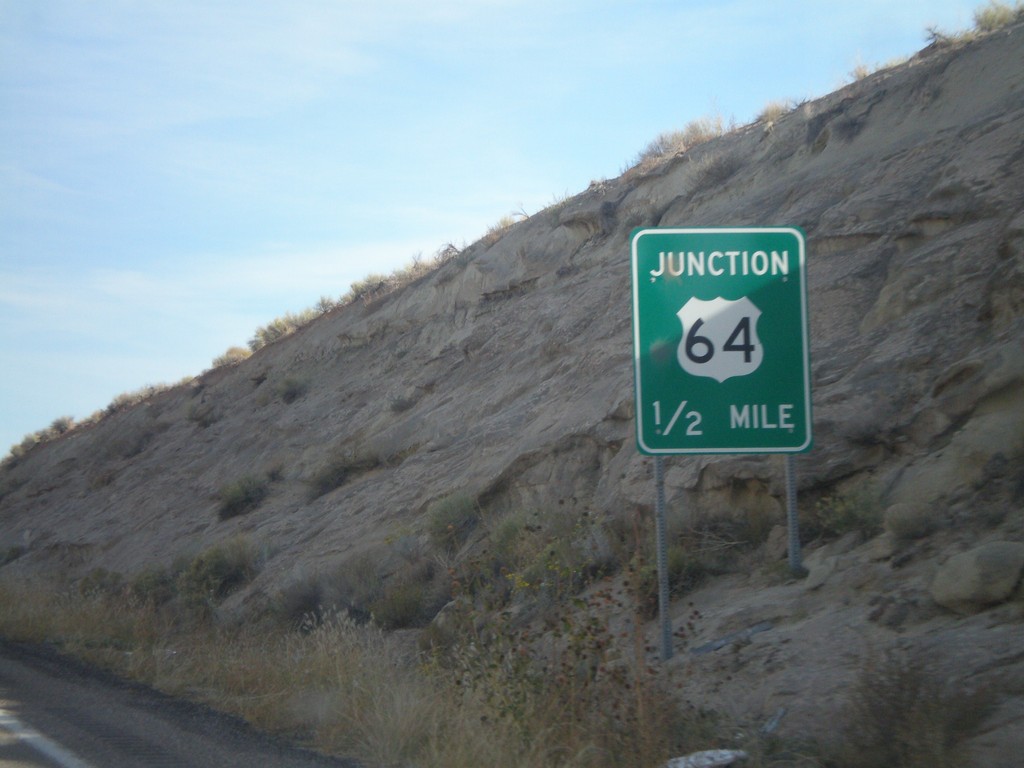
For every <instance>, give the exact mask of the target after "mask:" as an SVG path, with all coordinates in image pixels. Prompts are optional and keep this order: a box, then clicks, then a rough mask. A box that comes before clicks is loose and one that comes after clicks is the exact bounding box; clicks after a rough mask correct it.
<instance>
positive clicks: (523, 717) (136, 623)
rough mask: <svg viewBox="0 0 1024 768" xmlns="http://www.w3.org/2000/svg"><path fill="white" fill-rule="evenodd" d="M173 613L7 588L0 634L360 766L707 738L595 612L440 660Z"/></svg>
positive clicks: (502, 761)
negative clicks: (48, 647)
mask: <svg viewBox="0 0 1024 768" xmlns="http://www.w3.org/2000/svg"><path fill="white" fill-rule="evenodd" d="M104 583H105V582H104ZM111 583H117V582H116V580H112V581H111ZM182 610H183V608H182V607H181V606H178V607H175V604H174V603H173V602H172V603H170V604H164V605H155V604H154V603H153V602H152V601H146V600H141V599H139V598H137V597H135V596H133V595H132V593H131V590H128V589H123V588H122V589H96V590H92V591H89V592H87V594H85V595H83V594H80V593H79V592H78V591H71V590H55V589H53V588H44V587H43V586H41V585H34V586H33V585H26V584H25V583H24V582H22V583H19V584H14V583H5V584H0V634H2V635H3V636H5V637H8V638H11V639H15V640H21V641H28V642H44V641H45V642H52V643H56V644H57V645H58V646H59V647H60V648H61V649H62V650H63V651H65V652H68V653H72V654H74V655H77V656H79V657H82V658H84V659H86V660H88V661H90V662H92V663H96V664H99V665H102V666H104V667H106V668H108V669H110V670H112V671H113V672H115V673H117V674H120V675H123V676H128V677H132V678H134V679H136V680H139V681H142V682H145V683H147V684H150V685H152V686H154V687H156V688H158V689H161V690H163V691H166V692H168V693H171V694H174V695H180V696H187V697H189V698H192V699H194V700H198V701H201V702H203V703H206V704H208V705H211V706H213V707H215V708H217V709H220V710H222V711H227V712H231V713H234V714H237V715H239V716H241V717H244V718H245V719H247V720H248V721H250V722H252V723H253V724H255V725H257V726H258V727H260V728H263V729H265V730H267V731H270V732H274V733H278V734H282V735H285V736H287V737H290V738H293V739H295V740H298V741H302V742H304V743H306V744H307V745H309V746H312V747H314V748H317V749H320V750H322V751H325V752H329V753H333V754H340V755H347V756H351V757H355V758H357V759H359V760H362V761H364V762H365V763H366V764H368V765H380V766H392V765H394V766H397V765H412V764H415V765H418V766H424V768H432V767H433V766H437V767H438V768H440V766H444V767H445V768H460V767H461V766H467V767H468V766H473V767H474V768H476V766H480V765H488V766H493V767H494V768H504V767H506V766H508V767H509V768H512V766H535V765H545V766H570V765H571V766H580V767H583V766H593V767H594V768H604V767H605V766H609V767H610V766H627V767H628V766H638V768H639V767H640V766H643V768H647V767H648V766H650V765H656V764H658V763H659V762H663V761H664V760H665V759H667V758H668V757H671V756H672V755H674V754H680V753H681V752H682V751H683V750H684V749H686V748H688V747H689V746H692V747H693V748H694V749H697V748H701V747H702V746H704V745H705V744H707V743H708V735H707V731H706V721H705V720H704V719H703V718H701V717H699V716H693V715H692V714H690V713H688V712H687V711H685V710H683V709H681V708H680V707H679V706H678V705H677V704H676V703H675V700H674V699H673V698H672V697H671V695H670V689H669V687H668V685H667V683H668V682H669V679H668V678H664V679H663V677H662V672H663V671H662V670H658V669H655V668H654V667H652V666H650V663H649V662H648V661H647V650H646V649H645V648H643V647H641V646H640V645H639V644H637V646H636V648H637V651H636V655H635V656H632V655H629V654H627V655H622V654H621V653H618V652H617V651H615V650H614V649H613V647H612V643H611V636H610V632H609V630H608V628H607V625H606V622H605V619H604V613H603V611H605V608H604V607H602V605H600V604H599V603H598V602H597V601H594V602H591V603H590V604H589V605H588V607H587V608H586V609H585V610H584V611H582V612H581V613H579V614H578V616H576V617H575V618H568V619H567V620H566V622H565V624H564V626H562V627H561V628H548V629H547V630H541V631H538V634H537V635H536V636H531V635H530V632H529V630H528V629H527V628H520V627H513V626H512V625H509V624H507V623H502V622H500V621H499V623H497V624H488V623H487V622H485V621H483V619H482V617H481V616H479V615H477V616H469V617H468V618H469V619H470V625H471V626H473V627H475V628H476V629H473V630H469V631H468V632H467V634H466V635H464V637H463V640H464V642H461V643H460V644H459V645H458V646H457V647H456V649H455V650H454V651H453V653H452V655H450V656H448V657H447V659H448V660H447V661H446V662H442V661H441V660H440V659H439V658H438V659H435V660H433V661H431V660H430V659H429V658H422V657H420V658H418V657H417V656H415V655H414V654H413V653H412V652H411V651H409V650H408V646H407V645H405V646H403V644H402V643H401V642H399V639H398V638H399V636H398V635H390V634H387V633H384V632H383V631H381V630H379V629H377V628H376V627H374V626H373V625H362V626H359V625H356V624H355V623H353V622H352V621H351V620H348V619H345V618H343V617H340V616H337V615H328V617H327V619H326V620H324V621H322V622H320V623H318V624H317V625H316V626H315V627H313V628H312V629H311V630H309V631H307V632H298V631H295V630H294V629H292V628H289V627H285V626H283V625H282V624H280V623H275V622H273V621H271V620H269V619H268V620H264V621H262V622H258V621H257V622H247V623H245V624H243V625H239V626H229V625H226V624H224V623H223V622H219V623H217V622H211V621H208V620H203V619H202V617H201V615H198V614H182V613H181V611H182ZM607 610H612V607H611V606H609V607H608V608H607ZM663 683H665V684H663Z"/></svg>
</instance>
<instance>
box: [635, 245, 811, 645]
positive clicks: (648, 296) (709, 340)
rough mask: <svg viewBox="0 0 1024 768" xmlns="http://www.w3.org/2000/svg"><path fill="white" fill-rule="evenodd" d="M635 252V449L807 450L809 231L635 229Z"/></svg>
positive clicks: (714, 451)
mask: <svg viewBox="0 0 1024 768" xmlns="http://www.w3.org/2000/svg"><path fill="white" fill-rule="evenodd" d="M630 251H631V268H632V278H633V360H634V382H635V394H636V440H637V447H638V449H639V450H640V452H641V453H644V454H648V455H651V456H654V457H655V458H656V461H657V462H658V463H660V460H661V457H663V456H666V455H674V454H717V453H783V454H792V453H799V452H801V451H806V450H808V449H809V448H810V447H811V439H812V438H811V394H810V364H809V351H808V333H807V284H806V274H805V266H804V261H805V247H804V236H803V233H802V232H801V231H800V230H799V229H796V228H794V227H751V228H699V229H698V228H660V227H659V228H648V229H638V230H635V231H634V232H633V234H632V237H631V238H630ZM658 476H659V478H660V477H661V473H660V472H659V473H658ZM658 493H659V494H660V493H662V491H661V490H658ZM658 530H659V531H661V530H662V526H661V524H660V523H659V528H658ZM658 546H659V548H660V547H663V546H664V541H661V542H659V544H658ZM663 560H664V558H663V557H660V556H659V563H660V562H663ZM792 561H793V559H792V554H791V562H792ZM659 582H660V583H662V584H664V583H667V580H666V579H665V578H664V577H662V576H659ZM659 602H660V603H661V602H664V603H667V599H665V600H664V601H659ZM662 621H663V632H662V635H663V636H665V635H666V632H665V631H664V629H665V628H664V623H665V622H667V616H665V617H663V618H662ZM662 656H663V658H669V657H670V656H671V649H670V648H669V649H665V648H663V649H662Z"/></svg>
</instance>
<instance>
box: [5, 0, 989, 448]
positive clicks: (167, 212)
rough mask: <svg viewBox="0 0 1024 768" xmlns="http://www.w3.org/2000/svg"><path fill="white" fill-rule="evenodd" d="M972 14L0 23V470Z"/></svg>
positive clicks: (709, 5) (79, 17)
mask: <svg viewBox="0 0 1024 768" xmlns="http://www.w3.org/2000/svg"><path fill="white" fill-rule="evenodd" d="M979 5H981V2H980V0H900V2H892V0H855V1H853V2H851V1H850V0H845V1H844V2H833V1H832V0H775V1H774V2H764V0H674V1H670V0H632V1H629V0H462V1H461V2H460V1H459V0H429V1H427V0H374V1H373V2H369V0H358V1H357V0H287V1H285V0H280V1H279V2H269V1H263V0H237V1H236V0H174V2H167V1H166V0H90V1H89V2H82V0H0V371H2V373H0V455H2V454H4V453H6V450H7V448H8V446H11V445H14V444H17V443H19V442H21V440H22V438H23V436H25V435H27V434H29V433H32V432H35V431H37V430H41V429H45V428H46V427H48V426H49V425H50V424H51V423H52V422H53V421H54V420H55V419H56V418H58V417H63V416H70V417H73V418H75V419H79V420H80V419H84V418H87V417H88V416H90V415H91V414H92V413H94V412H95V411H97V410H100V409H102V408H104V407H106V406H107V404H109V403H110V402H111V401H112V400H113V399H114V398H115V397H116V396H117V395H119V394H122V393H125V392H133V391H136V390H139V389H140V388H142V387H145V386H148V385H154V384H164V383H174V382H177V381H180V380H182V379H183V378H185V377H188V376H193V375H198V374H200V373H201V372H202V371H204V370H206V369H208V368H210V367H211V363H212V360H213V359H214V358H215V357H217V356H218V355H220V354H222V353H223V352H225V351H226V350H227V349H228V348H229V347H231V346H245V345H246V342H247V341H248V340H249V339H250V338H252V336H253V333H254V332H255V330H256V329H257V328H259V327H260V326H263V325H265V324H267V323H269V322H270V321H272V320H273V319H274V318H276V317H279V316H281V315H283V314H285V313H286V312H299V311H301V310H303V309H305V308H307V307H311V306H313V305H314V304H316V302H317V300H318V299H319V298H320V297H321V296H327V297H331V298H335V299H336V298H338V297H340V296H341V295H343V294H344V293H345V292H346V291H347V290H348V288H349V286H350V285H351V283H353V282H355V281H357V280H359V279H361V278H363V277H365V276H367V275H368V274H370V273H374V272H377V273H389V272H391V271H393V270H395V269H397V268H399V267H402V266H404V265H406V264H408V263H409V262H410V261H411V260H412V259H413V258H414V257H416V256H418V255H420V254H422V255H423V256H425V257H429V256H430V255H432V254H433V253H434V252H436V251H437V250H438V249H439V248H440V247H441V246H443V245H445V244H446V243H454V244H455V245H456V246H460V247H461V246H464V245H467V244H470V243H472V242H474V241H475V240H477V239H478V238H479V237H481V236H482V235H484V234H485V233H486V231H487V229H488V227H489V226H491V225H493V224H495V223H496V222H498V221H499V220H500V219H502V218H503V217H505V216H509V215H512V214H515V213H519V212H525V213H534V212H536V211H539V210H541V209H543V208H545V207H546V206H548V205H549V204H551V203H552V202H554V201H555V200H557V199H561V198H563V197H565V196H566V195H570V194H575V193H577V192H581V191H583V190H585V189H586V188H587V186H588V185H589V184H590V182H591V181H593V180H598V179H606V178H613V177H615V176H618V175H619V174H620V173H621V172H622V171H623V170H624V169H625V168H627V167H628V166H629V165H630V164H631V163H632V161H633V160H634V159H635V158H636V156H637V155H638V154H639V153H640V152H641V151H642V150H643V149H644V147H645V146H646V145H647V144H648V143H649V142H650V141H651V140H653V139H654V138H655V137H656V136H657V135H658V134H660V133H662V132H665V131H671V130H676V129H682V128H683V127H685V126H686V124H687V123H689V122H691V121H693V120H696V119H700V118H702V117H707V116H712V115H718V116H721V117H722V118H723V119H724V120H725V121H726V122H729V121H735V122H736V123H738V124H743V123H747V122H751V121H752V120H754V119H755V118H756V116H757V115H758V113H759V112H760V111H761V110H763V109H764V107H765V106H767V105H768V104H769V103H770V102H773V101H780V100H793V101H802V100H806V99H810V98H816V97H818V96H823V95H825V94H827V93H829V92H831V91H833V90H835V89H836V88H838V87H840V86H842V85H844V84H846V83H847V82H850V80H851V72H852V71H853V70H854V69H855V68H856V67H858V66H861V65H863V66H868V67H874V66H876V65H881V64H885V63H888V62H891V61H892V60H894V59H896V58H898V57H902V56H909V55H911V54H913V53H915V52H916V51H918V50H920V49H921V48H923V47H924V46H925V45H926V44H927V30H928V29H929V28H937V29H939V30H941V31H943V32H954V31H957V30H962V29H967V28H969V27H970V26H971V25H972V14H973V10H974V9H975V8H976V7H978V6H979ZM722 223H723V224H728V223H729V222H722ZM623 247H624V251H623V253H624V259H626V249H625V244H624V246H623Z"/></svg>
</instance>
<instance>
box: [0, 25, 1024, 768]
mask: <svg viewBox="0 0 1024 768" xmlns="http://www.w3.org/2000/svg"><path fill="white" fill-rule="evenodd" d="M986 9H988V6H986ZM985 18H986V19H987V18H988V17H987V16H986V17H985ZM1009 19H1010V20H1009V21H1007V22H1006V23H1004V24H998V25H992V26H991V28H989V22H988V21H986V22H985V28H984V29H982V26H981V25H980V23H979V28H978V29H976V30H973V31H972V32H971V33H970V34H966V33H965V34H964V35H957V36H949V35H937V36H935V38H934V39H933V40H932V41H931V43H930V44H929V46H928V47H927V48H925V49H924V50H923V51H921V52H920V53H919V54H917V55H915V56H914V57H913V58H911V59H910V60H908V61H907V62H906V63H904V64H900V65H893V66H890V67H884V68H881V69H879V70H877V71H874V72H865V73H863V76H862V77H859V78H858V79H857V80H856V81H854V82H851V83H849V84H847V85H845V86H843V88H842V89H840V90H839V91H837V92H836V93H833V94H829V95H827V96H824V97H822V98H820V99H815V100H812V101H807V102H803V103H801V104H790V103H788V102H786V103H785V106H780V105H779V104H778V103H775V104H773V105H772V108H771V109H766V110H765V113H764V116H763V117H760V118H758V120H757V121H756V122H754V123H751V124H749V125H744V126H735V125H734V126H726V125H725V124H724V123H723V121H721V120H717V119H709V120H706V121H697V122H696V123H695V124H694V125H691V126H689V127H687V128H686V129H684V130H682V131H679V132H678V133H675V132H673V133H670V134H666V135H663V136H660V137H658V139H657V140H656V141H655V142H652V144H651V146H649V147H648V148H647V149H645V150H644V151H643V152H642V153H641V155H640V156H638V157H637V160H636V162H635V163H634V164H633V165H631V166H630V167H629V168H628V169H626V170H624V172H623V173H622V175H621V176H620V177H618V178H615V179H608V180H603V181H599V182H595V183H594V184H592V185H591V186H590V187H588V189H587V190H585V191H583V192H581V193H580V194H578V195H571V196H566V197H564V198H561V199H558V200H557V201H555V202H553V203H552V204H551V205H550V206H548V207H546V208H545V209H544V210H541V211H538V212H536V213H534V214H532V215H526V214H525V213H524V214H522V215H517V216H514V217H513V216H510V217H507V218H506V219H503V220H502V221H500V222H499V223H498V224H497V225H496V226H494V227H493V228H492V229H491V230H490V231H489V232H488V233H487V234H486V235H485V236H484V237H483V238H481V239H480V240H479V241H477V242H475V243H472V244H470V245H467V246H465V247H462V248H454V247H451V246H446V247H445V248H442V249H440V250H439V251H438V252H437V254H436V256H435V257H434V258H428V259H417V260H415V263H414V264H412V265H410V267H409V268H408V269H404V270H399V271H398V272H396V273H395V274H393V275H390V276H389V275H383V276H382V275H371V276H369V277H367V278H366V280H365V281H360V282H358V283H357V284H355V285H353V286H352V289H351V291H350V292H349V293H347V294H345V295H344V296H343V297H342V298H341V299H338V300H335V299H332V298H328V297H325V298H323V299H321V300H320V302H319V303H318V304H317V305H316V306H315V307H314V308H312V309H311V310H308V311H307V312H303V313H298V314H289V315H285V316H283V317H282V318H279V319H278V320H276V321H274V322H272V323H270V324H268V325H267V326H265V327H263V328H261V329H260V330H259V331H257V333H256V335H255V336H254V338H253V339H252V340H251V341H250V343H249V344H248V345H247V346H246V347H236V348H232V349H229V350H228V351H227V352H225V354H224V355H222V356H221V357H219V358H218V360H217V361H216V365H215V366H214V367H213V368H212V369H211V370H209V371H207V372H204V373H203V374H201V375H200V376H197V377H194V378H190V379H189V380H188V381H184V382H181V383H179V384H177V385H174V386H168V387H151V388H146V390H144V391H140V392H136V393H130V394H128V395H126V396H123V397H119V398H116V399H115V402H113V403H111V406H110V407H109V408H108V409H106V410H105V411H104V412H103V413H102V414H101V415H99V416H97V417H96V418H95V419H91V420H88V421H87V422H83V423H81V424H78V423H75V422H73V421H72V420H65V419H58V420H57V421H55V422H54V423H53V424H52V425H51V427H50V428H49V429H47V430H43V431H41V432H40V433H38V434H35V435H32V436H30V438H31V439H27V440H26V442H25V443H24V444H22V445H20V446H18V447H17V450H15V451H13V452H12V453H11V455H10V456H9V457H8V458H7V459H5V460H4V461H3V462H2V465H0V635H2V636H3V637H4V638H8V639H10V640H11V641H17V642H21V643H30V644H45V645H46V646H48V647H50V648H52V649H54V651H56V652H59V653H61V654H66V655H69V656H74V657H76V658H78V659H81V660H82V661H84V662H87V663H88V664H91V665H95V666H97V667H100V668H102V669H104V670H108V671H109V672H110V673H113V674H114V675H116V676H119V677H124V678H129V679H132V680H135V681H137V682H138V683H140V684H144V685H147V686H151V687H152V688H154V689H156V690H158V691H162V692H164V693H166V694H169V695H171V696H173V697H178V698H182V699H188V700H191V701H194V702H199V703H201V704H204V705H208V706H209V707H212V708H214V709H216V710H218V711H221V712H225V713H230V714H231V715H235V716H238V717H240V718H244V720H245V721H247V722H249V723H251V724H252V725H253V726H255V727H256V728H258V729H260V730H262V731H265V732H267V733H270V734H273V735H274V736H275V737H276V738H277V739H279V740H288V741H292V742H295V743H297V744H300V745H302V746H304V747H308V748H310V749H312V750H316V751H320V752H322V753H325V754H328V755H333V756H338V757H340V758H343V759H348V760H355V761H358V762H359V763H360V764H362V765H365V766H417V767H421V768H442V767H443V768H461V767H463V766H465V767H467V768H468V767H469V766H472V767H473V768H477V767H478V766H481V765H486V766H493V767H494V768H522V767H523V766H530V767H532V766H544V767H545V768H546V767H547V766H552V767H553V768H563V767H564V768H569V767H570V766H571V767H572V768H611V767H612V766H615V768H663V767H664V766H666V765H667V766H671V768H683V766H686V768H692V766H693V765H713V764H722V765H724V764H727V763H725V762H722V761H727V760H728V761H732V762H733V763H734V764H735V765H740V766H744V767H745V768H767V767H769V766H774V767H777V768H876V767H878V766H891V765H899V766H906V767H907V768H926V767H927V768H947V767H949V768H951V767H952V766H958V767H959V766H968V767H969V768H989V767H990V766H996V767H1000V768H1001V766H1008V765H1015V764H1016V760H1017V757H1018V756H1019V755H1020V754H1021V749H1024V745H1022V744H1021V743H1020V738H1021V737H1020V729H1019V727H1018V725H1019V715H1020V712H1021V707H1022V706H1024V703H1022V702H1024V691H1022V689H1021V686H1020V685H1019V684H1018V683H1019V681H1020V680H1021V679H1024V655H1022V652H1024V648H1022V645H1021V637H1022V632H1021V629H1022V623H1024V596H1022V593H1021V587H1020V581H1021V577H1022V570H1024V556H1022V555H1021V552H1022V549H1021V548H1022V547H1024V513H1022V507H1021V493H1020V489H1021V478H1020V467H1021V466H1022V465H1024V437H1022V436H1024V397H1022V393H1024V386H1022V384H1024V363H1022V361H1024V355H1022V354H1021V348H1020V339H1021V338H1022V332H1024V329H1022V326H1021V323H1022V319H1021V318H1022V316H1024V312H1022V309H1021V308H1022V306H1024V304H1022V298H1021V295H1022V294H1021V274H1020V265H1021V264H1022V263H1024V262H1022V259H1021V258H1020V257H1021V255H1022V254H1024V234H1022V233H1024V228H1022V226H1021V222H1020V211H1021V210H1024V198H1022V195H1024V192H1022V190H1024V185H1021V184H1020V179H1021V177H1022V174H1024V169H1022V166H1021V157H1020V152H1019V148H1020V136H1021V135H1024V87H1022V84H1021V79H1020V78H1018V77H1011V76H1009V74H1010V73H1011V72H1012V71H1015V70H1013V69H1012V68H1013V67H1014V66H1016V65H1017V64H1021V65H1022V66H1024V37H1022V36H1024V26H1022V25H1024V20H1022V19H1020V18H1019V14H1018V12H1017V11H1016V10H1013V9H1011V13H1010V17H1009ZM709 222H718V223H722V224H723V225H724V226H721V227H715V226H711V225H710V224H709ZM683 223H685V226H684V225H683ZM627 248H628V249H629V261H628V263H627V260H626V254H627ZM630 301H631V302H632V310H633V312H632V314H631V313H630V309H629V308H628V307H627V302H630ZM812 443H813V449H812ZM797 470H798V471H797ZM684 761H690V762H689V763H687V762H684ZM700 761H704V762H703V763H702V762H700ZM713 761H719V762H718V763H715V762H713Z"/></svg>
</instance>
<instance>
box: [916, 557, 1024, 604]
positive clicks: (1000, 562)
mask: <svg viewBox="0 0 1024 768" xmlns="http://www.w3.org/2000/svg"><path fill="white" fill-rule="evenodd" d="M1022 573H1024V544H1021V543H1020V542H1015V541H993V542H989V543H988V544H983V545H981V546H980V547H976V548H975V549H971V550H968V551H967V552H961V553H960V554H958V555H954V556H953V557H951V558H949V560H947V561H946V562H945V563H943V565H942V566H941V567H940V568H939V570H938V572H937V573H936V574H935V580H934V581H933V582H932V587H931V594H932V599H933V600H935V602H936V603H938V604H939V605H941V606H942V607H943V608H947V609H949V610H951V611H954V612H956V613H962V614H969V613H977V612H978V611H980V610H983V609H984V608H986V607H988V606H990V605H995V604H996V603H1001V602H1003V601H1004V600H1007V599H1009V598H1010V597H1011V596H1012V595H1013V593H1014V592H1015V591H1016V589H1017V587H1018V585H1019V584H1020V580H1021V574H1022Z"/></svg>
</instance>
